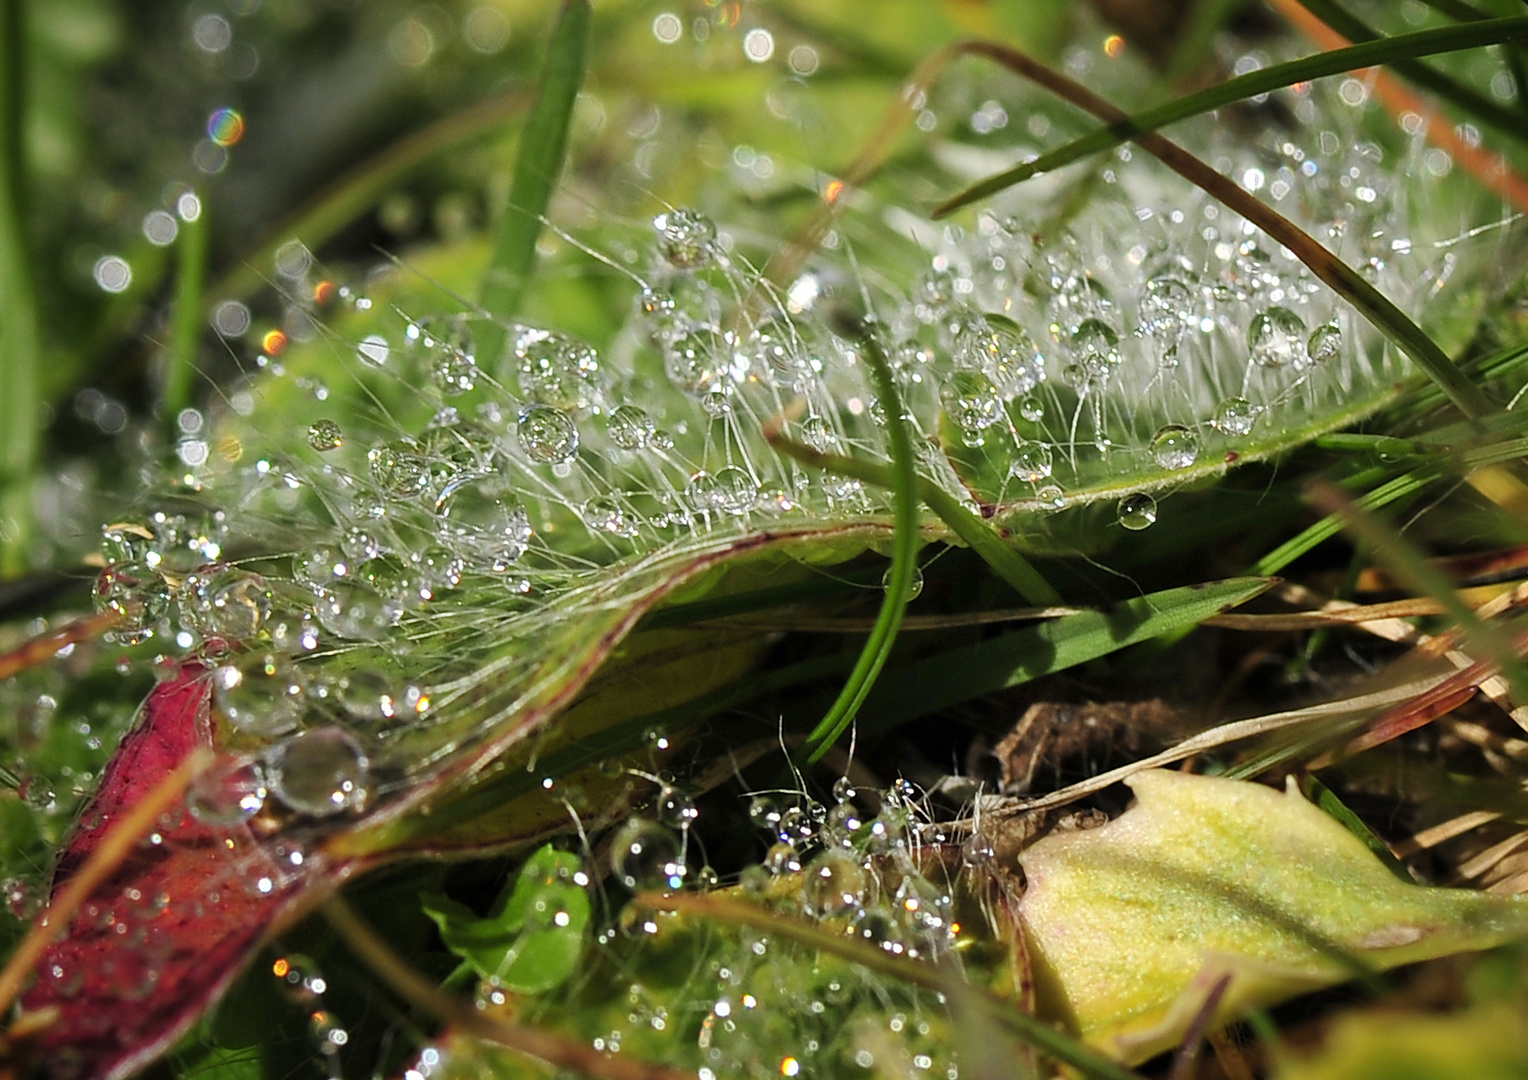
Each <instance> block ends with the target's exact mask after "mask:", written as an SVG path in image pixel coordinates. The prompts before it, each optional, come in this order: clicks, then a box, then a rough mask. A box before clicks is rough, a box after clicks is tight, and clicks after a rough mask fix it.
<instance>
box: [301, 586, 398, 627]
mask: <svg viewBox="0 0 1528 1080" xmlns="http://www.w3.org/2000/svg"><path fill="white" fill-rule="evenodd" d="M313 613H314V614H315V615H316V616H317V617H318V621H319V623H320V624H321V625H322V626H323V628H324V629H325V630H328V631H329V632H330V633H331V634H334V635H336V636H338V637H342V638H349V639H351V640H353V641H377V640H380V639H381V638H382V636H383V635H384V634H385V633H386V632H387V630H388V629H389V628H390V627H392V626H394V625H396V624H397V622H398V620H399V619H400V618H402V617H403V605H402V604H400V603H399V602H398V600H396V599H394V598H391V597H386V596H383V595H382V594H381V593H379V592H378V591H377V590H376V589H373V588H372V587H371V586H370V585H365V584H362V583H361V582H359V581H350V580H341V581H336V582H334V583H332V584H331V585H329V586H328V587H327V588H325V589H324V590H323V591H322V592H320V593H319V595H318V597H317V599H316V600H315V601H314V604H313Z"/></svg>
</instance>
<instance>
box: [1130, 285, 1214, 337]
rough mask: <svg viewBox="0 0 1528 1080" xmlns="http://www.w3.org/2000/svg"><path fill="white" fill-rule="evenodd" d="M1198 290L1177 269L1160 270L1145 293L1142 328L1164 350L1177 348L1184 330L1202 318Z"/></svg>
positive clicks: (1142, 298) (1142, 299) (1141, 311)
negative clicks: (1173, 270) (1199, 312)
mask: <svg viewBox="0 0 1528 1080" xmlns="http://www.w3.org/2000/svg"><path fill="white" fill-rule="evenodd" d="M1197 301H1198V291H1197V289H1195V288H1194V287H1193V286H1192V285H1190V284H1189V282H1188V281H1186V280H1184V278H1183V277H1181V276H1179V275H1178V274H1177V273H1174V272H1171V271H1169V272H1165V273H1161V274H1157V275H1156V276H1155V277H1153V278H1151V279H1150V280H1149V281H1147V282H1146V289H1145V292H1144V293H1142V295H1141V307H1140V316H1141V331H1142V332H1143V333H1145V334H1146V335H1148V336H1149V337H1151V338H1153V339H1154V340H1155V341H1156V342H1157V344H1158V345H1159V346H1161V347H1162V348H1163V349H1164V350H1166V349H1175V348H1176V347H1177V344H1178V342H1179V341H1180V340H1182V338H1183V334H1184V332H1185V331H1186V330H1187V329H1188V328H1189V327H1190V326H1192V325H1193V324H1194V323H1196V322H1198V321H1199V315H1198V310H1197V308H1198V303H1197Z"/></svg>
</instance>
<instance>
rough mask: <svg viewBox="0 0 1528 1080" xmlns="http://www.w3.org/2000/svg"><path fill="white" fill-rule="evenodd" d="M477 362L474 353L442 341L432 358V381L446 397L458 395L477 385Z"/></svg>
mask: <svg viewBox="0 0 1528 1080" xmlns="http://www.w3.org/2000/svg"><path fill="white" fill-rule="evenodd" d="M477 380H478V369H477V362H476V360H474V359H473V357H472V354H471V353H468V352H464V351H463V350H461V349H459V348H457V347H456V346H454V345H450V344H446V343H442V344H441V345H440V346H439V347H438V348H437V349H436V350H435V355H434V356H432V357H431V358H430V381H431V382H433V383H434V384H435V388H436V389H437V390H439V391H440V392H441V393H442V394H444V395H445V396H446V397H458V396H460V395H461V394H465V393H466V392H467V391H469V390H471V389H472V388H473V387H475V386H476V385H477Z"/></svg>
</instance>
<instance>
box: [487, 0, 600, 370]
mask: <svg viewBox="0 0 1528 1080" xmlns="http://www.w3.org/2000/svg"><path fill="white" fill-rule="evenodd" d="M592 21H593V11H592V9H591V8H590V6H589V0H565V3H564V4H563V6H562V13H561V15H560V16H559V17H558V20H557V26H556V27H555V28H554V29H553V31H552V40H551V42H550V43H549V44H548V46H547V60H546V67H545V69H544V70H543V71H542V73H541V89H540V92H539V94H538V95H537V97H536V104H535V105H534V106H533V107H532V109H531V115H530V118H529V119H528V120H527V121H526V123H525V130H524V131H523V132H522V133H521V136H520V148H519V150H518V151H517V153H516V155H515V174H514V178H513V180H512V181H511V182H510V188H509V205H508V206H506V207H505V208H504V214H503V216H502V217H501V218H500V219H499V225H498V229H497V231H496V233H495V234H494V242H493V257H492V260H491V261H490V262H489V264H488V271H487V273H485V274H484V275H483V288H482V294H481V297H480V299H481V302H482V305H483V308H484V309H485V310H486V311H488V313H489V314H491V315H497V316H499V317H500V318H502V319H509V318H513V317H514V315H515V313H516V312H517V311H518V309H519V307H520V298H521V296H522V295H523V294H524V292H525V286H526V284H527V283H528V282H529V281H530V277H531V274H532V272H533V271H534V269H535V266H536V240H537V239H538V238H539V237H540V236H541V224H542V219H543V218H544V217H545V216H546V212H547V207H548V206H549V205H550V204H551V201H552V192H553V191H554V190H555V189H556V187H557V181H558V178H559V177H560V176H561V175H562V166H563V159H564V158H565V157H566V156H567V150H568V130H569V128H570V127H571V125H572V120H573V104H574V102H575V101H576V100H577V99H578V91H579V88H580V87H582V86H583V82H584V64H585V62H586V60H587V56H588V51H589V28H590V25H591V23H592ZM484 359H485V360H488V361H492V360H493V359H495V358H494V357H492V356H491V355H490V356H486V357H485V358H484Z"/></svg>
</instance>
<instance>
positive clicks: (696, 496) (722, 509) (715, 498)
mask: <svg viewBox="0 0 1528 1080" xmlns="http://www.w3.org/2000/svg"><path fill="white" fill-rule="evenodd" d="M684 494H685V501H686V502H688V503H689V504H690V507H691V508H692V509H694V510H696V511H699V512H700V513H711V514H742V513H746V512H747V511H748V510H751V509H752V508H753V504H754V502H755V501H756V500H757V499H758V496H759V488H758V485H757V484H755V483H754V481H753V477H751V476H749V475H748V473H747V472H745V471H744V470H742V469H740V468H739V467H738V466H736V465H728V466H726V467H725V468H722V469H718V470H717V471H716V472H715V473H714V474H713V473H709V472H706V471H705V470H704V469H702V470H701V471H700V472H697V473H696V474H695V475H693V476H691V477H690V482H689V484H687V485H686V486H685V491H684Z"/></svg>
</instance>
